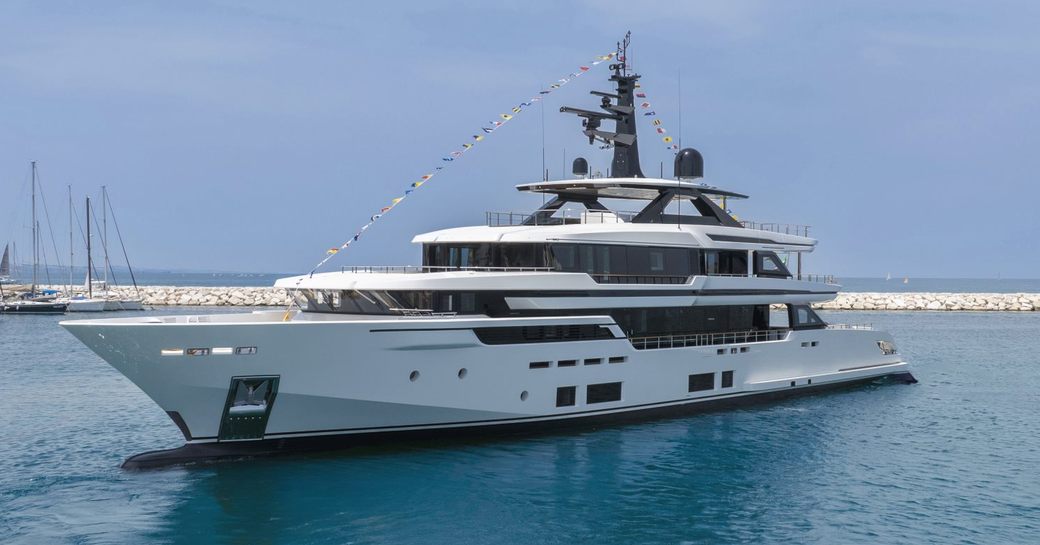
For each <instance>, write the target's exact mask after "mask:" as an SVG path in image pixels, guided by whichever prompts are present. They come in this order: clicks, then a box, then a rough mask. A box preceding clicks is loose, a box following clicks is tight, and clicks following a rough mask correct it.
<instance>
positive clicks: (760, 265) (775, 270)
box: [755, 252, 791, 278]
mask: <svg viewBox="0 0 1040 545" xmlns="http://www.w3.org/2000/svg"><path fill="white" fill-rule="evenodd" d="M755 274H758V275H761V276H775V277H783V278H787V277H790V276H791V273H790V271H788V270H787V267H786V266H785V265H784V263H783V261H781V260H780V257H779V256H777V255H776V253H775V252H755Z"/></svg>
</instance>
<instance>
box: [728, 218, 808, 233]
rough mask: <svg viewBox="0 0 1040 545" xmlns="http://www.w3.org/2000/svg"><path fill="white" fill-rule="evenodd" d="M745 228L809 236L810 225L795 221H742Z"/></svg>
mask: <svg viewBox="0 0 1040 545" xmlns="http://www.w3.org/2000/svg"><path fill="white" fill-rule="evenodd" d="M740 224H741V225H743V226H744V228H745V229H755V230H757V231H769V232H770V233H782V234H785V235H795V236H799V237H807V236H809V227H810V226H809V225H797V224H793V223H763V222H757V221H741V222H740Z"/></svg>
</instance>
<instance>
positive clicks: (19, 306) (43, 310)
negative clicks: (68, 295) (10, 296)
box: [0, 301, 68, 314]
mask: <svg viewBox="0 0 1040 545" xmlns="http://www.w3.org/2000/svg"><path fill="white" fill-rule="evenodd" d="M66 310H68V305H66V304H65V303H51V302H40V301H18V302H14V303H2V304H0V312H2V313H5V314H65V312H66Z"/></svg>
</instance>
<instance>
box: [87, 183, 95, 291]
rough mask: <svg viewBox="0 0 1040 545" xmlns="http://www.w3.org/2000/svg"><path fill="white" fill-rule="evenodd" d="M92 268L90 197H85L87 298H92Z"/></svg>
mask: <svg viewBox="0 0 1040 545" xmlns="http://www.w3.org/2000/svg"><path fill="white" fill-rule="evenodd" d="M92 268H94V262H93V260H92V258H91V256H90V197H87V297H89V298H91V299H93V298H94V279H93V278H91V277H90V270H91V269H92Z"/></svg>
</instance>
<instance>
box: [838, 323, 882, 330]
mask: <svg viewBox="0 0 1040 545" xmlns="http://www.w3.org/2000/svg"><path fill="white" fill-rule="evenodd" d="M827 329H851V330H855V331H874V325H873V324H827Z"/></svg>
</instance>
